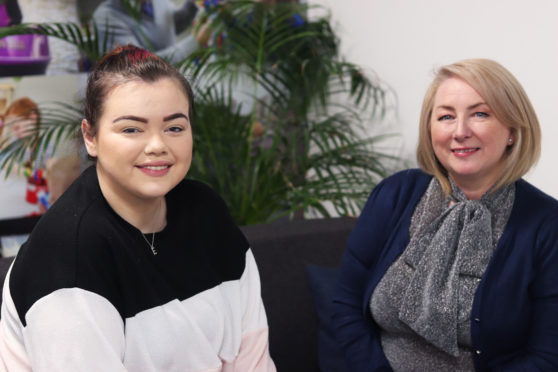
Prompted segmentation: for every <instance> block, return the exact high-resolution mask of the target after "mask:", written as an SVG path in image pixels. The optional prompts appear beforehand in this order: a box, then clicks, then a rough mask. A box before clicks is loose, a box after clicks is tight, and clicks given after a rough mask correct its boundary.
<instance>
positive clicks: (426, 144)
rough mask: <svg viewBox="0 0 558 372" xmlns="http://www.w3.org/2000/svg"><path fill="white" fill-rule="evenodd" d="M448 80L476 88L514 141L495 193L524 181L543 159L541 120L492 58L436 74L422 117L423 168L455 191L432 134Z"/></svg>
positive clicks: (466, 62) (419, 155)
mask: <svg viewBox="0 0 558 372" xmlns="http://www.w3.org/2000/svg"><path fill="white" fill-rule="evenodd" d="M448 78H458V79H461V80H463V81H464V82H466V83H467V84H469V85H470V86H471V87H473V89H475V90H476V91H477V92H478V93H479V94H480V96H481V97H482V98H483V99H484V100H485V101H486V104H487V105H488V106H489V107H490V109H491V110H492V112H493V113H494V115H495V117H496V118H497V119H498V120H499V121H500V122H501V123H502V124H504V125H505V126H506V127H508V128H509V129H510V132H511V133H512V137H513V138H514V143H513V145H511V146H508V147H507V149H506V155H505V159H504V168H503V171H502V175H501V177H500V178H499V180H498V181H497V182H496V184H495V185H494V186H493V187H492V191H496V190H498V189H499V188H501V187H502V186H505V185H508V184H511V183H513V182H515V181H517V180H518V179H520V178H521V177H522V176H523V175H524V174H525V173H527V172H528V171H529V169H530V168H531V167H532V166H533V165H534V164H535V163H536V162H537V160H538V159H539V156H540V152H541V129H540V125H539V120H538V119H537V115H536V113H535V110H534V109H533V106H532V105H531V102H530V101H529V98H528V97H527V94H526V93H525V91H524V90H523V88H522V86H521V84H519V82H518V81H517V79H516V78H515V77H514V76H513V75H512V74H511V73H510V72H509V71H508V70H507V69H506V68H505V67H503V66H502V65H500V64H499V63H498V62H495V61H492V60H489V59H468V60H463V61H460V62H456V63H454V64H451V65H447V66H442V67H441V68H440V69H439V70H438V71H437V72H436V75H435V77H434V79H433V81H432V83H431V84H430V86H429V87H428V90H427V91H426V94H425V96H424V100H423V103H422V110H421V114H420V123H419V143H418V147H417V161H418V164H419V166H420V167H421V169H422V170H423V171H425V172H426V173H428V174H431V175H433V176H434V177H436V178H437V179H438V181H439V182H440V184H441V185H442V189H443V190H444V192H445V193H446V194H449V193H450V192H451V187H450V183H449V179H448V172H447V170H446V169H445V168H444V167H443V166H442V164H441V163H440V161H439V160H438V158H436V155H435V153H434V148H433V147H432V136H431V132H430V121H431V119H432V109H433V106H434V98H435V96H436V92H437V91H438V88H439V87H440V85H441V84H442V83H443V82H444V81H445V80H446V79H448Z"/></svg>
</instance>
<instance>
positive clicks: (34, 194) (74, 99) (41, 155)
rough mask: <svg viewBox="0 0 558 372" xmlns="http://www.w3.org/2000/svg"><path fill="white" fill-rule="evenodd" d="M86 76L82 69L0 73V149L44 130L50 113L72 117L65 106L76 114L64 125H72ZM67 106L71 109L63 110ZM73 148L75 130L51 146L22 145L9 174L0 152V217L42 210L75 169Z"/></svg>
mask: <svg viewBox="0 0 558 372" xmlns="http://www.w3.org/2000/svg"><path fill="white" fill-rule="evenodd" d="M86 78H87V76H86V75H85V74H66V75H55V76H46V75H42V76H24V77H12V78H0V122H1V125H0V146H2V150H4V151H5V150H6V149H8V147H9V146H11V144H12V143H15V142H17V141H20V142H21V141H22V138H26V136H27V137H32V136H31V135H30V133H35V134H37V135H40V136H43V135H45V134H44V133H45V130H47V126H50V127H48V128H54V125H55V119H53V118H56V117H57V116H61V117H71V116H69V114H68V112H70V113H74V114H75V115H74V116H75V120H73V119H72V120H71V122H70V124H69V125H68V124H66V126H67V127H68V128H69V127H70V126H71V125H74V124H75V125H74V126H75V129H76V130H77V129H78V128H79V112H80V110H81V97H82V96H83V93H82V92H83V90H84V86H85V81H86ZM68 107H70V108H73V109H69V111H68V112H66V110H68V109H67V108H68ZM58 108H60V109H58ZM56 120H57V119H56ZM74 122H75V123H74ZM33 131H34V132H33ZM56 133H58V132H56ZM43 142H45V143H47V142H48V141H43ZM50 142H53V141H52V140H51V141H50ZM37 143H38V142H37ZM78 151H79V144H78V141H77V136H66V137H64V139H63V140H61V141H60V143H59V144H58V146H56V148H54V146H51V145H45V146H42V145H41V146H39V145H37V146H27V147H26V148H25V151H21V152H20V153H19V155H18V156H19V158H20V160H19V161H18V162H17V163H16V164H15V165H14V166H12V167H11V169H10V170H9V174H8V167H7V163H6V151H5V152H4V153H3V154H2V155H0V220H2V219H14V218H21V217H30V216H37V215H41V214H42V213H44V212H45V211H46V210H47V209H48V208H49V207H50V205H52V203H53V202H54V201H55V199H56V198H57V197H58V196H59V195H60V194H61V193H62V192H63V191H64V189H65V188H66V187H67V186H68V185H69V183H71V182H72V181H73V179H75V177H77V175H78V174H79V171H80V163H79V162H80V159H79V155H78Z"/></svg>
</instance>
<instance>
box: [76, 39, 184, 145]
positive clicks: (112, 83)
mask: <svg viewBox="0 0 558 372" xmlns="http://www.w3.org/2000/svg"><path fill="white" fill-rule="evenodd" d="M163 78H171V79H174V80H176V82H178V83H179V85H180V86H181V87H182V90H183V91H184V94H185V95H186V98H187V99H188V106H189V110H188V116H189V119H190V123H192V120H193V117H194V94H193V92H192V87H191V86H190V83H188V80H187V79H186V77H185V76H184V75H183V74H181V73H180V72H179V71H178V70H177V69H176V68H175V67H174V66H172V65H171V64H170V63H168V62H167V61H165V60H163V59H162V58H160V57H158V56H156V55H155V54H153V53H151V52H150V51H148V50H145V49H143V48H139V47H136V46H134V45H131V44H128V45H126V46H118V47H116V48H115V49H113V50H112V51H110V52H108V53H107V54H106V55H105V56H103V57H102V58H101V59H100V60H99V61H98V62H97V63H96V64H95V66H94V68H93V71H92V72H91V75H89V78H88V80H87V88H86V92H85V101H84V117H85V119H86V120H87V122H88V123H89V126H90V128H91V131H92V133H90V134H91V135H95V134H96V132H97V124H98V121H99V118H100V117H101V115H102V113H103V109H104V103H105V100H106V97H107V94H108V93H109V92H110V91H111V90H112V89H113V88H114V87H116V86H118V85H122V84H125V83H128V82H131V81H144V82H148V83H150V82H156V81H158V80H160V79H163Z"/></svg>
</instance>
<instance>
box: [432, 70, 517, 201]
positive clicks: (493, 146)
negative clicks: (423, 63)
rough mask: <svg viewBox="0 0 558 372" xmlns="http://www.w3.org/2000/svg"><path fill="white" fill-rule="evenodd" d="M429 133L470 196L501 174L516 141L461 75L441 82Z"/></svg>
mask: <svg viewBox="0 0 558 372" xmlns="http://www.w3.org/2000/svg"><path fill="white" fill-rule="evenodd" d="M430 134H431V138H432V147H433V148H434V153H435V154H436V157H437V159H438V160H439V161H440V163H441V164H442V165H443V167H444V168H445V169H446V170H447V172H448V174H449V176H450V177H451V178H452V179H453V180H454V181H455V182H456V183H457V185H458V186H459V187H460V188H461V189H462V190H463V191H464V192H465V194H466V195H467V197H468V198H469V199H478V198H480V196H482V195H483V194H484V193H485V192H486V191H488V189H489V188H490V187H491V186H492V185H493V184H494V183H495V182H496V181H497V180H498V179H499V178H500V177H501V176H502V171H503V168H504V160H505V156H506V155H505V153H506V148H507V146H510V145H512V144H513V137H512V135H511V132H510V129H509V128H508V127H506V126H505V125H504V124H502V123H501V122H500V121H499V120H498V119H497V118H496V117H495V116H494V114H493V113H492V111H491V109H490V107H489V106H488V105H487V104H486V103H485V101H484V99H483V98H482V97H481V96H480V95H479V94H478V93H477V91H476V90H475V89H473V88H472V87H471V86H470V85H469V84H467V83H466V82H464V81H463V80H461V79H458V78H448V79H446V80H445V81H443V82H442V83H441V84H440V86H439V88H438V90H437V92H436V95H435V97H434V105H433V109H432V116H431V119H430ZM510 138H511V142H510Z"/></svg>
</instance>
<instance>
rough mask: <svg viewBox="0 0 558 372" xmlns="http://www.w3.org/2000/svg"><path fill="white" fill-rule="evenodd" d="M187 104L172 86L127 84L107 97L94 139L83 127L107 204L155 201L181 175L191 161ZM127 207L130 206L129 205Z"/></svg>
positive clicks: (165, 81) (170, 82) (175, 85)
mask: <svg viewBox="0 0 558 372" xmlns="http://www.w3.org/2000/svg"><path fill="white" fill-rule="evenodd" d="M188 112H189V103H188V98H187V97H186V95H185V94H184V92H183V90H182V89H181V87H180V86H179V85H178V83H177V82H175V81H174V80H172V79H170V78H162V79H159V80H157V81H155V82H150V83H148V82H144V81H130V82H127V83H124V84H122V85H119V86H117V87H115V88H113V89H112V90H111V91H110V92H109V93H108V94H107V96H106V100H105V103H104V109H103V112H102V114H101V117H100V119H99V122H98V124H97V131H96V133H95V135H94V136H93V135H90V134H87V133H90V132H88V129H90V128H89V126H88V123H87V122H86V121H84V123H83V124H82V128H83V129H84V133H86V134H84V140H85V144H86V147H87V152H88V153H89V155H91V156H93V157H96V158H97V174H98V176H99V184H100V185H101V190H102V191H103V194H104V195H105V197H106V198H107V199H108V200H110V201H111V202H113V203H114V202H116V203H125V204H128V205H133V203H137V202H142V201H147V200H150V201H153V200H155V199H160V198H161V197H164V195H165V194H166V193H167V192H169V191H170V190H171V189H172V188H174V187H175V186H176V185H177V184H178V183H179V182H180V181H181V180H182V179H183V178H184V177H185V176H186V173H187V172H188V169H189V168H190V164H191V160H192V131H191V127H190V118H189V117H188ZM130 203H132V204H130Z"/></svg>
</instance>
